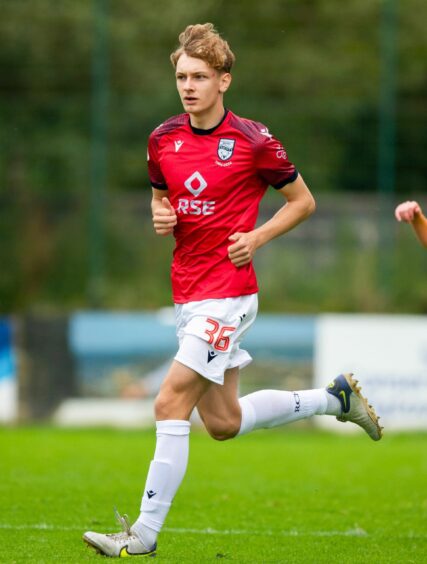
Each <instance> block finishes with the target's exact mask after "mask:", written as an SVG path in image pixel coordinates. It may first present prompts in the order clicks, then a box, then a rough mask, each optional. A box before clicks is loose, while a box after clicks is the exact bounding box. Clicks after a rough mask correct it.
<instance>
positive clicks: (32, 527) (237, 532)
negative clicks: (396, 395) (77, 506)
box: [0, 523, 427, 539]
mask: <svg viewBox="0 0 427 564" xmlns="http://www.w3.org/2000/svg"><path fill="white" fill-rule="evenodd" d="M83 529H84V528H82V527H77V526H58V525H51V524H49V523H33V524H26V525H11V524H8V523H0V530H9V531H78V532H83ZM104 530H105V531H106V532H114V531H116V530H117V528H116V529H110V528H108V527H107V528H104ZM163 531H164V532H165V533H174V534H179V535H186V534H192V535H224V536H243V535H251V536H269V537H368V536H372V534H368V533H367V532H366V531H364V530H363V529H361V528H359V527H356V528H354V529H348V530H347V531H298V530H296V529H289V530H280V529H279V530H271V529H268V530H264V531H263V530H247V529H223V530H219V529H212V528H210V527H208V528H206V529H192V528H179V527H165V528H164V529H163ZM373 536H375V533H374V535H373ZM394 538H400V539H425V538H427V534H420V533H408V534H403V535H402V534H399V535H394Z"/></svg>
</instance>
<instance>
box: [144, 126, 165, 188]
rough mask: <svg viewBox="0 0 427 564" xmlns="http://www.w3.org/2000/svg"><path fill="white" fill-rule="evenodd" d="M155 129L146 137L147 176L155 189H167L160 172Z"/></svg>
mask: <svg viewBox="0 0 427 564" xmlns="http://www.w3.org/2000/svg"><path fill="white" fill-rule="evenodd" d="M155 133H156V132H155V131H154V132H153V133H152V134H151V135H150V137H149V139H148V149H147V163H148V176H149V178H150V182H151V186H153V188H157V190H167V189H168V187H167V184H166V181H165V179H164V176H163V174H162V171H161V168H160V163H159V155H158V147H159V139H158V137H157V136H156V135H155Z"/></svg>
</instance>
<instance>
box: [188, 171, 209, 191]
mask: <svg viewBox="0 0 427 564" xmlns="http://www.w3.org/2000/svg"><path fill="white" fill-rule="evenodd" d="M207 185H208V183H207V182H206V180H205V179H204V178H203V176H202V175H201V174H200V172H198V171H197V170H196V172H194V173H193V174H192V175H191V176H190V177H189V178H187V180H186V181H185V182H184V186H185V187H186V188H187V190H188V191H189V192H191V193H192V194H193V196H198V195H199V194H200V193H201V192H203V190H204V189H205V188H206V186H207Z"/></svg>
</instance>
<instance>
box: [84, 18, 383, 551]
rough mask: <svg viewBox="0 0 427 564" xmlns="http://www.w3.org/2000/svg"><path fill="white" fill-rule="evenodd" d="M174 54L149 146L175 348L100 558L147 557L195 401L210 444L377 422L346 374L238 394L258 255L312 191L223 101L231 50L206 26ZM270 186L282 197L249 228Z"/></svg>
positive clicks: (305, 210)
mask: <svg viewBox="0 0 427 564" xmlns="http://www.w3.org/2000/svg"><path fill="white" fill-rule="evenodd" d="M179 41H180V46H179V47H178V49H177V50H176V51H174V52H173V53H172V55H171V60H172V63H173V66H174V67H175V76H176V84H177V88H178V93H179V95H180V98H181V101H182V104H183V106H184V110H185V113H183V114H181V115H178V116H175V117H172V118H170V119H168V120H167V121H165V122H164V123H162V124H161V125H160V126H159V127H157V129H155V130H154V131H153V133H152V134H151V136H150V138H149V143H148V167H149V175H150V179H151V184H152V191H153V195H152V212H153V223H154V229H155V231H156V233H157V234H158V235H163V236H171V235H173V236H174V237H175V240H176V247H175V250H174V255H173V262H172V289H173V298H174V302H175V311H176V324H177V335H178V339H179V348H178V352H177V354H176V356H175V358H174V360H173V362H172V364H171V366H170V369H169V372H168V374H167V376H166V377H165V380H164V381H163V383H162V386H161V388H160V391H159V394H158V396H157V398H156V401H155V416H156V426H157V443H156V449H155V453H154V457H153V460H152V462H151V464H150V468H149V471H148V476H147V479H146V484H145V488H144V494H143V498H142V504H141V513H140V516H139V517H138V519H137V520H136V522H135V523H134V524H133V525H132V527H130V526H129V523H128V521H127V519H126V518H123V517H120V516H119V519H120V520H121V522H122V525H123V528H124V531H123V532H122V533H117V534H112V535H111V534H100V533H94V532H88V533H85V535H84V537H83V538H84V540H85V541H86V542H87V543H88V544H89V545H90V546H92V547H94V548H95V549H96V550H98V551H99V552H100V553H102V554H104V555H107V556H128V555H142V554H147V555H148V554H152V553H153V552H154V551H155V549H156V543H157V536H158V533H159V532H160V530H161V528H162V525H163V523H164V521H165V519H166V516H167V514H168V511H169V508H170V506H171V503H172V500H173V498H174V496H175V493H176V491H177V489H178V487H179V485H180V484H181V481H182V479H183V477H184V474H185V471H186V467H187V460H188V450H189V433H190V422H189V419H190V415H191V413H192V411H193V409H194V408H197V410H198V412H199V414H200V417H201V419H202V421H203V423H204V425H205V427H206V429H207V431H208V432H209V434H210V435H211V436H212V437H213V438H214V439H216V440H220V441H222V440H226V439H232V438H234V437H237V436H240V435H244V434H246V433H249V432H251V431H253V430H255V429H261V428H268V427H275V426H277V425H283V424H285V423H290V422H292V421H297V420H299V419H302V418H306V417H310V416H312V415H315V414H318V415H323V414H327V415H333V416H336V417H337V418H338V419H339V420H340V421H352V422H354V423H356V424H357V425H359V426H360V427H362V428H363V429H364V430H365V431H366V432H367V433H368V435H369V436H370V437H371V438H372V439H373V440H379V439H380V438H381V427H380V426H379V423H378V418H377V416H376V414H375V412H374V410H373V408H372V407H371V406H369V405H368V403H367V401H366V400H365V398H363V396H362V395H361V394H360V388H359V387H358V386H357V381H356V380H354V379H353V378H352V375H350V374H345V375H340V376H338V377H337V378H335V380H334V381H333V382H332V384H331V385H330V386H329V387H328V388H326V389H323V388H322V389H317V390H301V391H296V392H288V391H282V390H261V391H257V392H254V393H251V394H249V395H247V396H245V397H242V398H240V399H239V396H238V387H239V371H240V369H241V368H243V367H244V366H246V365H247V364H248V363H249V362H250V361H251V357H250V356H249V354H248V353H247V352H246V351H245V350H243V349H241V348H240V344H241V341H242V339H243V337H244V335H245V333H246V331H247V330H248V329H249V327H250V326H251V325H252V323H253V322H254V320H255V317H256V313H257V292H258V286H257V280H256V277H255V272H254V268H253V264H252V259H253V257H254V254H255V252H256V251H257V250H258V249H260V248H261V247H262V246H264V245H265V244H267V243H268V242H269V241H271V240H272V239H273V238H275V237H278V236H280V235H283V234H285V233H287V232H288V231H289V230H290V229H292V228H294V227H295V226H297V225H298V224H299V223H300V222H302V221H303V220H304V219H306V218H307V217H308V216H309V215H310V214H311V213H313V211H314V207H315V203H314V199H313V196H312V195H311V193H310V191H309V189H308V188H307V186H306V184H305V182H304V180H303V178H302V176H301V175H300V174H299V172H298V171H297V170H296V168H295V166H294V165H293V164H292V162H291V161H290V160H289V159H288V156H287V154H286V151H285V149H284V147H283V145H282V144H281V143H280V142H279V141H278V140H277V139H276V138H275V137H274V136H273V135H272V134H271V133H270V132H269V130H268V129H267V127H265V126H264V125H262V124H261V123H257V122H254V121H251V120H249V119H244V118H241V117H238V116H237V115H235V114H234V113H232V112H231V111H230V110H228V109H225V108H224V104H223V97H224V94H225V92H226V91H227V90H228V88H229V87H230V83H231V74H230V71H231V67H232V64H233V62H234V55H233V53H232V51H231V50H230V48H229V46H228V43H227V42H226V41H225V40H224V39H222V38H221V37H220V35H219V34H218V33H217V32H216V31H215V29H214V27H213V25H212V24H204V25H191V26H188V27H187V28H186V29H185V31H184V32H183V33H181V35H180V36H179ZM269 185H271V186H273V188H275V189H276V191H277V193H278V194H279V195H280V196H282V197H283V198H284V205H283V206H282V207H280V209H279V210H278V211H277V213H276V214H275V215H274V216H273V217H272V218H271V219H269V220H268V221H267V222H266V223H264V224H263V225H260V226H259V227H256V228H255V222H256V219H257V214H258V205H259V202H260V200H261V198H262V197H263V195H264V193H265V191H266V189H267V187H268V186H269Z"/></svg>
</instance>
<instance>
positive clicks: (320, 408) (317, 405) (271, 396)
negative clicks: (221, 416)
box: [238, 388, 340, 435]
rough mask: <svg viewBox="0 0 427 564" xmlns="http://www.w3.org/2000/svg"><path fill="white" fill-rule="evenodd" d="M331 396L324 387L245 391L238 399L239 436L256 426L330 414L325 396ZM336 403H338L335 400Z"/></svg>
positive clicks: (262, 427)
mask: <svg viewBox="0 0 427 564" xmlns="http://www.w3.org/2000/svg"><path fill="white" fill-rule="evenodd" d="M330 395H331V394H328V393H327V391H326V390H325V389H323V388H322V389H319V390H301V391H298V392H285V391H281V390H260V391H258V392H254V393H252V394H248V395H247V396H244V397H242V398H240V399H239V403H240V407H241V409H242V423H241V426H240V431H239V433H238V435H244V434H246V433H250V432H251V431H253V430H255V429H264V428H270V427H277V426H278V425H284V424H285V423H291V422H292V421H298V420H299V419H305V418H307V417H311V416H312V415H323V414H325V413H327V414H329V412H330V410H331V409H332V408H330V407H329V405H328V403H329V402H328V399H329V398H328V397H327V396H330ZM331 397H333V396H331ZM333 399H337V398H333ZM337 402H338V404H339V401H338V400H337ZM332 406H333V404H332ZM339 413H340V411H339ZM331 414H332V413H331ZM333 414H334V415H335V413H333Z"/></svg>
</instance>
